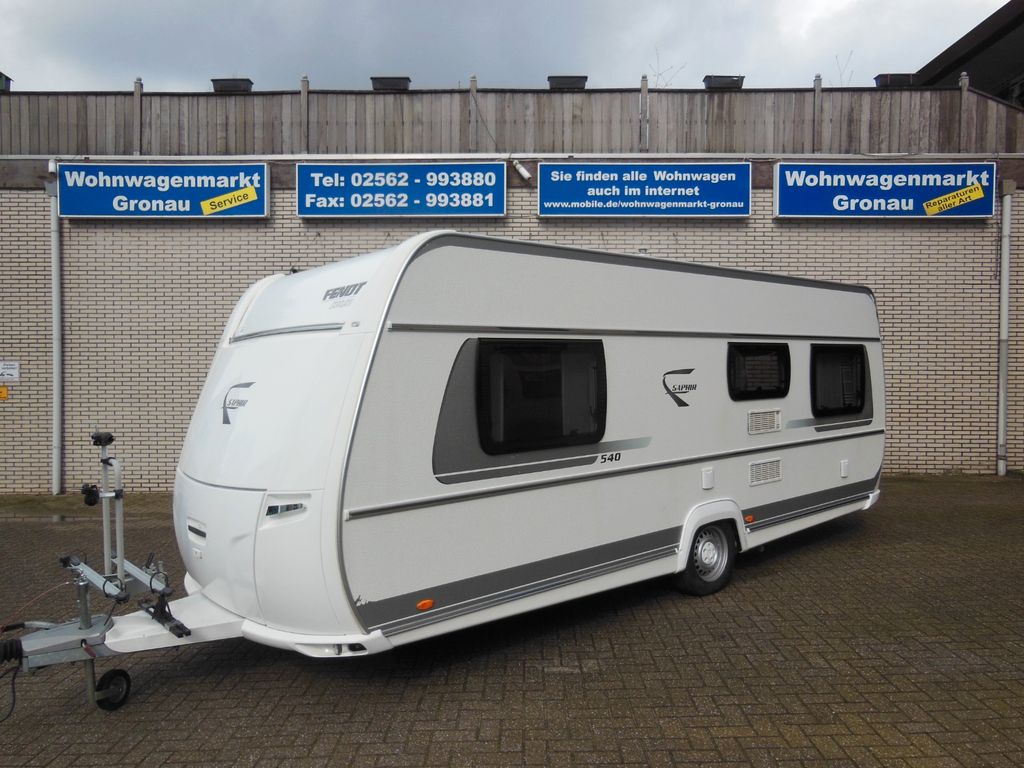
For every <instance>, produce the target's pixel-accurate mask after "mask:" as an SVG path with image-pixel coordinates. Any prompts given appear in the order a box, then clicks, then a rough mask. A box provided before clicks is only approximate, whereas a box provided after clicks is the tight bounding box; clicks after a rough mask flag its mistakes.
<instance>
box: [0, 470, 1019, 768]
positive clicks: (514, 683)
mask: <svg viewBox="0 0 1024 768" xmlns="http://www.w3.org/2000/svg"><path fill="white" fill-rule="evenodd" d="M4 499H5V497H0V621H8V620H17V619H23V618H51V619H58V618H68V617H70V616H73V615H74V594H73V591H72V587H71V586H68V585H66V584H64V583H63V582H65V581H67V577H66V574H65V573H64V572H63V571H62V570H61V569H60V568H59V566H58V564H57V557H58V555H61V554H66V553H70V552H75V553H87V554H88V555H90V556H91V557H93V558H96V557H97V553H98V552H99V551H100V550H101V546H100V543H101V542H100V533H99V519H98V516H92V517H89V516H88V513H86V514H83V515H82V516H78V515H73V514H72V513H71V511H70V506H67V514H65V515H64V519H63V520H62V521H54V517H53V510H54V509H55V507H54V504H53V502H51V501H46V502H45V503H44V502H42V501H40V502H39V503H38V504H37V505H34V504H33V500H32V499H31V498H28V497H24V496H20V497H17V499H16V500H15V502H14V503H12V504H11V505H10V506H9V508H7V509H5V500H4ZM132 504H136V505H137V508H138V511H137V512H135V513H133V512H132ZM58 506H59V505H58ZM60 508H61V509H64V507H60ZM169 509H170V499H169V497H168V496H167V495H148V494H138V495H135V496H133V497H130V498H129V503H128V521H129V522H128V532H127V541H128V546H127V554H128V555H129V557H132V558H133V559H135V560H137V561H139V560H145V558H146V556H147V555H148V553H149V552H150V551H155V552H157V554H158V556H160V557H162V558H163V559H164V561H165V563H166V567H167V569H168V570H169V572H170V573H171V574H172V576H173V577H174V579H175V580H176V581H177V582H178V583H180V580H181V577H182V575H183V574H182V572H181V563H180V560H179V558H178V557H177V554H176V545H175V540H174V535H173V531H172V529H171V525H170V516H169ZM1022 540H1024V479H1022V478H1020V477H1012V478H1008V479H997V478H986V477H974V478H964V477H889V478H886V479H885V480H884V481H883V495H882V502H881V503H880V505H879V506H878V507H877V508H876V509H874V510H871V511H870V512H868V513H865V514H861V515H855V516H851V517H847V518H843V519H840V520H837V521H834V522H832V523H829V524H826V525H824V526H821V527H819V528H817V529H814V530H812V531H808V532H805V533H801V534H798V535H796V536H793V537H790V538H789V539H786V540H784V541H781V542H777V543H775V544H772V545H769V546H768V547H766V548H765V549H764V550H763V551H757V552H751V553H747V554H745V555H743V556H742V557H741V558H740V561H739V563H738V567H737V570H736V574H735V577H734V580H733V583H732V584H731V585H730V586H729V587H728V588H727V589H726V590H725V591H723V592H721V593H719V594H717V595H713V596H711V597H709V598H705V599H694V598H686V597H682V596H680V595H678V594H677V593H676V592H675V591H674V590H673V589H672V588H671V587H670V586H669V585H668V584H666V583H665V582H659V581H653V582H646V583H643V584H638V585H633V586H630V587H626V588H623V589H619V590H616V591H613V592H611V593H606V594H604V595H600V596H595V597H592V598H587V599H583V600H578V601H575V602H572V603H568V604H565V605H561V606H558V607H556V608H552V609H547V610H542V611H536V612H533V613H531V614H527V615H524V616H520V617H517V618H514V619H510V620H507V621H503V622H500V623H497V624H491V625H487V626H483V627H478V628H475V629H470V630H466V631H463V632H459V633H456V634H453V635H449V636H446V637H444V638H439V639H435V640H430V641H425V642H421V643H418V644H414V645H410V646H404V647H402V648H399V649H397V650H396V651H393V652H391V653H388V654H382V655H377V656H369V657H361V658H357V659H348V660H336V661H326V660H316V659H309V658H306V657H303V656H300V655H298V654H294V653H290V652H288V651H283V650H280V649H275V648H268V647H264V646H259V645H255V644H253V643H250V642H248V641H246V640H241V639H239V640H229V641H222V642H219V643H209V644H205V645H199V646H192V647H188V648H182V649H176V650H168V651H154V652H147V653H142V654H136V655H134V656H130V657H124V658H121V659H117V660H101V661H100V662H99V663H98V672H102V671H105V670H106V669H110V668H113V667H114V666H122V667H124V668H127V669H128V670H129V671H130V672H131V674H132V679H133V692H132V698H131V700H130V701H129V702H128V704H127V705H126V706H125V707H123V708H122V709H120V710H118V711H116V712H103V711H101V710H99V709H97V708H95V707H93V706H91V705H87V704H86V703H85V702H84V694H83V683H82V679H83V678H82V670H81V669H79V668H78V667H75V666H67V667H55V668H51V669H47V670H43V671H40V672H38V673H36V674H32V675H19V677H18V679H17V707H16V709H15V711H14V713H13V715H12V716H11V717H10V718H9V719H8V720H7V721H6V722H5V723H2V724H0V766H3V767H4V768H6V766H40V767H42V766H62V765H75V766H90V765H97V766H99V765H102V766H114V765H126V766H146V768H157V767H161V768H162V767H164V766H194V765H216V766H271V765H273V766H296V767H299V766H311V767H312V766H339V765H346V766H367V767H370V766H373V767H374V768H379V767H380V766H400V767H401V766H445V768H451V767H452V766H541V765H544V766H556V767H557V766H565V767H566V768H572V767H574V766H588V765H593V766H605V765H629V766H632V765H650V766H671V765H700V766H710V767H714V766H723V767H725V766H729V768H736V767H737V766H766V767H767V766H793V768H797V767H799V768H814V767H815V766H828V767H829V768H847V767H848V766H857V767H858V768H862V767H863V768H969V767H973V766H986V767H992V768H1009V767H1010V766H1020V765H1024V596H1022V593H1021V590H1020V589H1019V585H1020V584H1022V583H1024V560H1022V558H1021V557H1020V542H1021V541H1022ZM48 589H52V590H53V591H50V592H48V593H47V590H48ZM38 595H42V596H41V597H40V598H39V599H38V601H36V602H35V603H33V604H31V605H29V606H27V607H23V606H25V603H27V602H29V601H30V600H31V599H33V598H34V597H36V596H38ZM133 609H134V607H133V606H126V607H125V608H123V609H122V608H119V609H118V611H117V612H121V611H129V610H133ZM9 696H10V686H9V678H8V679H5V680H3V681H0V717H2V716H3V714H4V713H5V712H6V710H7V705H8V702H9V701H10V699H9Z"/></svg>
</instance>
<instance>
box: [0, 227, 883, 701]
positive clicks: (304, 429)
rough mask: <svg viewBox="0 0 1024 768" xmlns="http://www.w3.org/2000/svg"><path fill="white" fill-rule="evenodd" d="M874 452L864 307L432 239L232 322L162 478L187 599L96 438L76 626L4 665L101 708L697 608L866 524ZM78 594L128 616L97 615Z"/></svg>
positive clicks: (285, 288) (702, 274)
mask: <svg viewBox="0 0 1024 768" xmlns="http://www.w3.org/2000/svg"><path fill="white" fill-rule="evenodd" d="M884 434H885V401H884V394H883V379H882V349H881V343H880V341H879V332H878V319H877V315H876V312H875V302H874V298H873V296H872V294H871V292H870V291H869V290H868V289H866V288H860V287H856V286H848V285H839V284H835V283H825V282H817V281H811V280H800V279H795V278H789V277H781V276H778V275H767V274H759V273H755V272H744V271H739V270H730V269H721V268H718V267H709V266H699V265H695V264H683V263H679V262H674V261H663V260H658V259H648V258H640V257H636V256H620V255H615V254H609V253H599V252H594V251H584V250H578V249H573V248H564V247H555V246H549V245H540V244H537V243H526V242H511V241H506V240H496V239H491V238H485V237H477V236H470V235H461V234H454V233H450V232H435V233H428V234H425V235H421V236H419V237H414V238H412V239H410V240H408V241H406V242H404V243H402V244H400V245H397V246H395V247H393V248H389V249H387V250H383V251H378V252H376V253H371V254H367V255H365V256H360V257H357V258H353V259H347V260H345V261H342V262H339V263H337V264H331V265H328V266H324V267H319V268H317V269H311V270H309V271H307V272H299V273H296V274H290V275H275V276H273V277H268V278H266V279H265V280H262V281H260V282H259V283H257V284H256V285H254V286H253V287H252V288H250V289H249V290H248V292H246V294H245V295H244V296H243V297H242V299H241V300H240V301H239V303H238V306H237V307H236V308H235V311H234V313H233V314H232V316H231V318H230V319H229V321H228V325H227V328H226V330H225V332H224V335H223V337H222V339H221V342H220V345H219V347H218V349H217V353H216V356H215V358H214V361H213V365H212V367H211V369H210V374H209V376H208V378H207V380H206V385H205V386H204V388H203V392H202V394H201V396H200V398H199V404H198V405H197V406H196V410H195V414H194V415H193V417H192V423H191V426H190V427H189V431H188V436H187V437H186V439H185V446H184V448H183V450H182V454H181V461H180V463H179V466H178V470H177V477H176V480H175V488H174V527H175V532H176V535H177V539H178V545H179V548H180V550H181V554H182V557H183V558H184V561H185V566H186V569H187V574H186V576H185V588H186V590H187V591H188V592H189V595H188V596H187V597H184V598H181V599H178V600H174V601H173V602H171V601H169V598H170V596H171V594H172V592H173V590H172V588H171V586H170V583H169V579H168V578H167V575H166V574H164V573H163V572H162V571H161V570H160V566H159V564H156V565H154V564H153V558H152V557H151V558H150V561H149V562H147V563H146V565H145V566H143V567H139V566H137V565H135V564H134V563H132V562H130V561H129V560H126V559H125V557H124V526H123V520H124V515H123V501H122V499H123V488H122V487H121V474H122V473H121V464H120V462H119V461H118V460H117V459H116V458H115V457H112V456H110V455H109V454H108V448H109V447H110V445H111V444H112V443H113V441H114V437H113V435H111V434H110V433H104V432H97V433H94V434H93V435H92V440H93V444H94V445H96V446H98V447H99V449H100V462H101V465H102V468H103V469H102V471H103V483H102V487H101V488H100V487H97V486H95V485H85V486H83V489H82V490H83V493H85V497H86V503H87V504H96V503H99V502H100V501H102V502H103V528H104V556H103V567H102V569H101V570H100V571H97V570H95V569H93V568H92V567H90V566H88V565H87V564H85V563H84V562H82V561H81V559H79V558H77V557H74V556H71V555H69V556H66V557H64V558H62V560H61V562H62V563H63V564H64V566H65V567H66V568H67V569H69V570H70V571H71V572H72V573H73V574H74V575H75V579H74V583H75V585H76V589H77V590H78V606H79V612H80V617H79V619H78V620H77V621H71V622H67V623H64V624H56V625H55V624H50V623H47V622H24V623H23V624H22V623H19V624H17V625H11V626H8V627H0V634H2V633H3V632H4V631H5V630H12V629H16V628H17V627H28V628H33V629H37V630H38V631H36V632H34V633H32V634H30V635H27V636H25V637H23V638H20V639H16V640H13V641H12V640H7V641H2V642H0V662H6V661H11V660H15V661H20V662H22V665H23V668H24V669H25V670H26V671H31V670H33V669H38V668H42V667H46V666H51V665H53V664H59V663H67V662H84V665H85V672H86V678H85V679H86V693H87V696H88V698H89V700H91V701H95V702H96V703H97V704H98V705H99V706H100V707H103V708H104V709H116V708H118V707H120V706H122V705H123V704H124V703H125V701H126V700H127V698H128V694H129V692H130V690H131V678H130V676H129V675H128V673H127V672H125V671H124V670H120V669H112V670H109V671H108V672H107V673H106V674H104V675H103V677H101V678H100V680H99V681H96V679H95V665H94V660H95V659H96V658H98V657H104V656H112V655H116V654H120V653H129V652H132V651H139V650H147V649H153V648H163V647H168V646H173V645H183V644H186V643H195V642H202V641H208V640H218V639H224V638H229V637H239V636H244V637H247V638H249V639H251V640H254V641H256V642H259V643H266V644H268V645H273V646H278V647H282V648H291V649H294V650H296V651H299V652H301V653H305V654H307V655H310V656H320V657H340V656H353V655H360V654H365V653H373V652H376V651H383V650H386V649H388V648H391V647H393V646H395V645H400V644H403V643H408V642H412V641H414V640H419V639H422V638H425V637H430V636H433V635H438V634H442V633H444V632H450V631H452V630H455V629H459V628H461V627H466V626H469V625H471V624H479V623H481V622H485V621H491V620H494V619H500V618H503V617H505V616H510V615H512V614H515V613H519V612H522V611H527V610H531V609H533V608H539V607H541V606H545V605H551V604H553V603H557V602H559V601H562V600H571V599H573V598H576V597H580V596H582V595H587V594H591V593H593V592H598V591H600V590H605V589H610V588H612V587H617V586H620V585H623V584H628V583H630V582H635V581H641V580H643V579H650V578H654V577H657V576H674V578H675V580H676V582H677V584H678V585H679V586H680V588H682V589H683V590H684V591H686V592H690V593H693V594H698V595H702V594H709V593H711V592H714V591H715V590H718V589H720V588H722V587H723V586H724V585H725V584H726V582H728V580H729V577H730V575H731V573H732V568H733V563H734V561H735V558H736V554H737V552H738V551H742V550H745V549H749V548H751V547H756V546H758V545H760V544H764V543H765V542H768V541H771V540H772V539H777V538H779V537H780V536H785V535H787V534H790V533H793V532H794V531H798V530H801V529H803V528H807V527H809V526H812V525H816V524H818V523H821V522H824V521H826V520H830V519H832V518H835V517H838V516H839V515H845V514H847V513H850V512H854V511H856V510H861V509H867V508H868V507H870V506H871V505H872V504H874V503H875V501H876V500H877V499H878V480H879V475H880V472H881V465H882V450H883V443H884ZM111 471H112V472H113V482H112V483H111V480H110V472H111ZM111 504H112V505H113V507H114V509H115V512H116V520H115V523H116V526H115V529H116V531H115V534H112V532H111V525H110V522H111V521H110V506H111ZM112 537H113V538H112ZM114 542H116V550H115V543H114ZM90 588H94V589H96V590H98V591H100V593H101V594H102V595H103V596H104V597H106V598H109V599H111V600H114V601H115V602H118V603H124V602H126V601H128V600H129V599H131V598H132V597H140V596H141V602H140V605H141V607H142V610H140V611H137V612H136V613H133V614H129V615H123V616H117V617H114V616H112V612H110V613H107V614H106V615H103V614H100V615H95V616H94V615H93V614H92V612H91V608H90V604H89V590H90Z"/></svg>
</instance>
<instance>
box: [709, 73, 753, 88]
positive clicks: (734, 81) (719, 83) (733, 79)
mask: <svg viewBox="0 0 1024 768" xmlns="http://www.w3.org/2000/svg"><path fill="white" fill-rule="evenodd" d="M743 77H744V76H743V75H705V76H704V87H705V88H706V89H707V90H709V91H738V90H739V89H740V88H742V87H743Z"/></svg>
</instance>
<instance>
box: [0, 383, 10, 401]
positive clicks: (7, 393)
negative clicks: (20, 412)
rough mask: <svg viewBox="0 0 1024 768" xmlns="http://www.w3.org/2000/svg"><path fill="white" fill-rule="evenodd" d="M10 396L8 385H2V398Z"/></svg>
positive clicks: (0, 397)
mask: <svg viewBox="0 0 1024 768" xmlns="http://www.w3.org/2000/svg"><path fill="white" fill-rule="evenodd" d="M9 396H10V392H9V391H8V389H7V387H5V386H3V385H0V400H6V399H7V398H8V397H9Z"/></svg>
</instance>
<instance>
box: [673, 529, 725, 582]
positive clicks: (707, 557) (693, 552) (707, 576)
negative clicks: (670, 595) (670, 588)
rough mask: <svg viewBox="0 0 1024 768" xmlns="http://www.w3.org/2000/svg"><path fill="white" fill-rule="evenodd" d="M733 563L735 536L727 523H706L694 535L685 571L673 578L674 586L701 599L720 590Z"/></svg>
mask: <svg viewBox="0 0 1024 768" xmlns="http://www.w3.org/2000/svg"><path fill="white" fill-rule="evenodd" d="M735 564H736V534H735V532H734V531H733V529H732V526H731V525H729V523H709V524H708V525H705V526H702V527H701V528H700V530H698V531H697V533H696V534H694V537H693V541H692V542H691V543H690V556H689V557H688V558H687V560H686V570H684V571H682V572H680V573H677V574H676V575H675V584H676V587H678V588H679V590H680V591H682V592H685V593H686V594H688V595H696V596H698V597H704V596H705V595H710V594H713V593H715V592H717V591H718V590H720V589H722V587H724V586H725V585H726V584H728V583H729V579H731V578H732V569H733V566H734V565H735Z"/></svg>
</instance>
